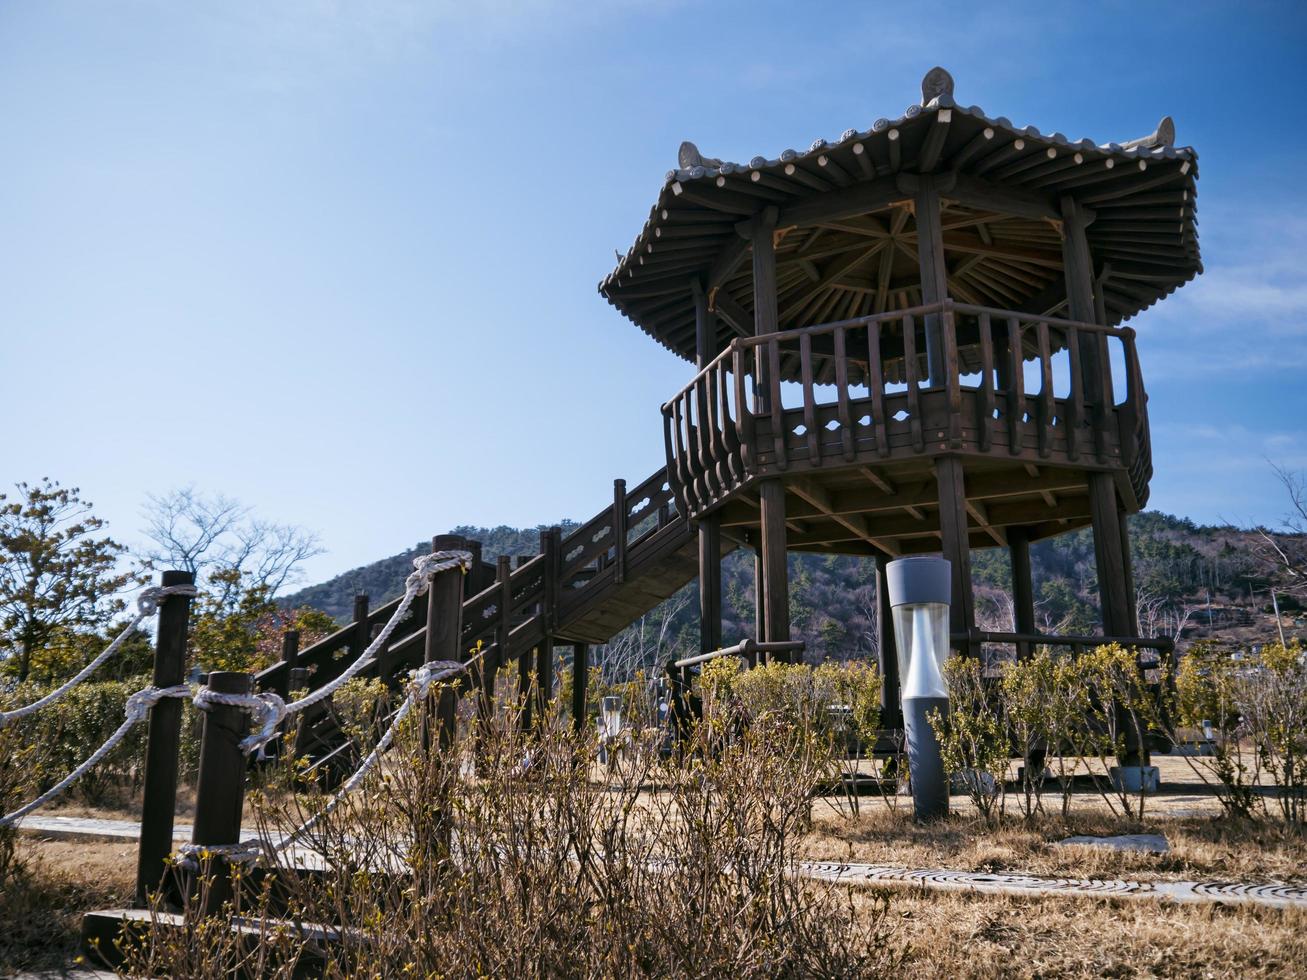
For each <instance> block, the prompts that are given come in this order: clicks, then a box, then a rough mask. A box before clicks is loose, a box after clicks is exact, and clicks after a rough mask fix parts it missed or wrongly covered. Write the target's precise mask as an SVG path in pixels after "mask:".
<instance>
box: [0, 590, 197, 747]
mask: <svg viewBox="0 0 1307 980" xmlns="http://www.w3.org/2000/svg"><path fill="white" fill-rule="evenodd" d="M199 594H200V593H199V590H198V589H196V588H195V586H193V585H152V586H150V587H149V588H148V589H145V590H144V591H143V592H141V594H140V595H138V596H137V597H136V615H135V616H133V617H132V621H131V622H130V623H128V624H127V625H126V626H124V627H123V629H122V631H121V632H120V633H119V634H118V635H117V636H116V637H114V639H113V642H112V643H110V644H109V645H108V646H107V647H105V648H104V650H103V651H101V653H100V654H99V655H98V656H97V657H96V658H95V659H94V660H92V661H91V662H90V663H88V664H87V665H86V666H85V667H83V668H82V669H81V670H79V671H78V672H77V673H76V674H75V675H74V676H73V677H71V678H69V679H68V680H66V681H64V683H62V684H60V685H59V686H58V687H56V688H55V689H54V690H53V691H51V692H50V693H49V694H47V695H45V696H44V697H42V698H40V699H39V700H36V701H33V702H32V703H31V704H25V705H23V706H22V707H21V708H14V709H12V710H10V711H0V728H3V727H5V726H6V725H8V724H9V723H10V722H11V721H15V720H17V719H19V718H23V717H26V716H27V715H32V714H36V712H38V711H40V710H41V709H42V708H45V707H48V706H49V705H52V704H54V703H55V702H56V701H58V700H59V699H60V698H62V697H63V696H64V695H65V694H67V693H68V692H69V691H71V690H72V689H73V688H74V687H76V686H77V685H78V684H80V683H82V681H84V680H86V678H88V677H90V676H91V675H92V674H93V673H95V672H96V670H98V669H99V668H100V665H101V664H103V663H104V662H105V661H107V660H109V659H110V658H112V657H113V655H114V654H116V653H117V652H118V651H119V650H120V649H121V648H122V645H123V643H124V642H125V641H126V640H127V638H128V637H129V636H131V635H132V633H133V632H135V630H136V628H137V627H138V626H140V625H141V623H142V622H144V621H145V620H147V619H149V618H150V617H151V616H153V615H154V614H155V613H157V612H158V611H159V603H160V601H162V600H163V599H166V598H167V597H168V596H171V595H182V596H187V597H188V598H194V597H195V596H197V595H199ZM147 690H148V689H147ZM138 693H141V692H138Z"/></svg>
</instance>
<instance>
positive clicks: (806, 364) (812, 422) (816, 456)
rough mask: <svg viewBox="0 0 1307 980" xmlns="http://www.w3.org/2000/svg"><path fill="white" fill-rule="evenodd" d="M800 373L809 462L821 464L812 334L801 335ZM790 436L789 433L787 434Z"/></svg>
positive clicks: (804, 428)
mask: <svg viewBox="0 0 1307 980" xmlns="http://www.w3.org/2000/svg"><path fill="white" fill-rule="evenodd" d="M799 365H800V367H799V371H800V376H801V378H802V380H803V430H804V431H803V435H804V438H805V440H806V442H807V444H808V462H809V463H820V462H821V442H820V440H819V439H818V433H817V406H816V398H815V395H814V394H813V390H812V334H810V333H807V332H806V331H805V332H804V333H801V334H799ZM787 435H788V433H787Z"/></svg>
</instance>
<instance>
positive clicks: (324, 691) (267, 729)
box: [0, 551, 481, 826]
mask: <svg viewBox="0 0 1307 980" xmlns="http://www.w3.org/2000/svg"><path fill="white" fill-rule="evenodd" d="M471 561H472V555H471V553H470V552H466V551H436V552H432V553H431V554H429V555H423V556H422V557H420V558H416V559H414V561H413V566H414V568H413V572H412V574H410V575H409V576H408V578H407V580H406V581H405V584H404V596H403V598H402V599H401V600H400V603H399V605H398V606H397V607H396V608H395V612H394V614H393V615H392V616H391V617H390V620H389V621H388V622H387V623H386V625H385V626H383V627H382V629H381V631H380V632H379V633H378V634H377V636H376V637H375V638H374V639H373V641H372V643H370V644H369V645H368V647H367V648H366V649H365V650H364V651H363V652H362V653H361V654H360V655H359V656H358V658H357V659H356V660H355V661H354V663H352V664H351V665H350V666H349V667H348V668H347V669H346V670H345V671H344V672H342V673H341V674H340V676H339V677H336V678H335V679H334V680H332V681H331V682H330V683H329V684H324V685H323V686H322V687H320V688H318V689H317V690H315V691H313V692H312V693H311V694H309V695H307V696H305V697H303V698H300V699H299V700H298V701H294V702H292V703H290V704H286V703H285V702H283V701H282V699H281V698H280V697H279V696H278V695H276V694H273V693H268V692H265V693H262V694H229V693H225V692H218V691H214V690H211V689H210V688H209V687H207V686H205V687H200V688H198V689H195V690H192V689H191V687H190V686H188V685H186V684H178V685H174V686H171V687H163V688H160V687H154V686H150V687H146V688H142V689H141V690H139V691H137V692H135V693H134V694H132V695H130V696H129V697H128V698H127V705H126V718H125V719H124V720H123V723H122V724H121V725H119V726H118V728H117V729H116V730H115V731H114V732H113V734H111V735H110V736H109V737H108V738H107V739H105V741H104V742H103V744H101V745H100V747H99V748H97V749H96V750H95V751H94V752H92V753H91V755H90V756H88V757H87V758H86V760H85V761H84V762H82V763H81V764H80V765H78V766H77V767H76V768H75V769H73V770H72V772H70V773H69V774H68V775H67V776H65V777H64V778H63V779H61V780H60V781H59V782H58V783H56V784H55V785H54V786H52V787H50V788H49V789H48V790H46V791H45V792H44V793H42V794H41V795H40V796H38V797H37V798H36V799H34V800H32V801H31V802H30V803H27V804H25V805H23V806H21V807H19V808H18V809H17V810H14V811H13V812H12V813H7V814H5V815H4V816H0V826H12V825H13V824H15V823H17V822H18V821H19V820H21V819H22V818H23V817H24V816H26V815H27V814H29V813H31V812H32V811H33V810H37V809H39V808H40V807H42V806H44V805H45V804H47V803H49V802H50V801H52V800H54V799H56V798H57V797H59V796H60V795H61V794H62V793H63V792H64V791H65V790H66V789H68V787H69V786H71V785H73V784H74V783H75V782H77V780H79V779H81V778H82V776H84V775H85V774H86V773H87V772H88V771H90V770H91V769H92V768H94V767H95V766H96V765H97V764H98V763H99V762H100V761H101V760H102V759H103V758H104V757H105V756H106V755H108V754H109V753H110V752H111V751H113V749H114V748H115V747H116V746H117V745H118V744H119V743H120V742H121V741H122V740H123V739H124V738H126V737H127V734H128V732H130V731H131V730H132V728H134V727H135V726H136V725H137V724H139V723H140V722H142V721H144V720H145V718H146V717H147V716H148V715H149V711H150V709H151V708H152V707H154V705H156V704H158V702H159V701H160V700H162V699H163V698H172V697H175V698H187V697H188V698H191V700H192V703H193V704H194V705H195V707H196V708H198V709H200V710H201V711H207V710H209V709H211V708H212V707H214V706H216V705H227V706H232V707H239V708H242V709H244V710H246V711H248V712H249V713H250V715H251V717H252V721H253V723H254V726H255V728H256V729H257V730H256V731H255V732H254V733H253V734H251V735H250V736H248V737H247V738H245V739H244V740H243V741H242V742H241V749H242V750H243V751H244V752H245V753H246V754H247V755H248V754H250V753H252V752H254V751H256V750H257V749H259V748H260V747H262V746H263V745H264V744H266V743H267V742H269V741H270V740H271V739H273V738H275V737H276V735H277V732H278V729H279V727H280V725H281V723H282V721H283V720H285V719H286V718H287V717H288V716H290V715H292V714H294V713H296V712H299V711H303V710H304V709H305V708H308V707H310V706H311V705H314V704H317V703H318V702H320V701H323V700H325V699H326V698H328V697H330V696H331V695H332V693H333V692H335V691H336V690H338V689H339V688H340V687H341V686H342V685H343V684H344V683H345V682H347V681H348V680H349V679H350V678H352V677H354V676H356V675H357V674H358V673H359V672H360V671H362V670H363V669H364V668H366V667H367V666H368V665H369V664H370V663H371V662H372V661H373V659H374V658H375V657H376V654H377V652H378V651H379V650H382V649H384V648H385V645H386V643H387V641H388V640H389V638H390V635H391V633H393V632H394V631H395V628H396V627H397V626H398V625H399V623H400V622H402V621H403V620H404V619H405V617H407V615H408V611H409V608H410V606H412V604H413V600H414V599H416V598H417V597H418V596H419V595H422V594H423V593H425V592H426V591H427V586H428V584H429V582H430V580H431V577H432V576H433V575H436V574H438V573H439V572H443V571H448V570H450V569H453V568H459V569H461V570H462V571H464V572H466V571H467V569H468V567H469V565H470V563H471ZM198 594H199V593H198V590H197V589H196V588H195V586H194V585H171V586H152V587H151V588H148V589H146V590H145V591H143V592H142V593H141V594H140V596H139V597H138V598H137V610H138V611H137V614H136V616H135V617H133V619H132V621H131V622H130V623H129V624H128V625H127V626H126V628H124V629H123V631H122V632H121V633H119V635H118V636H117V637H116V638H115V639H114V640H113V642H112V643H110V644H109V646H108V647H106V648H105V650H104V651H103V652H101V653H100V654H99V655H98V656H97V657H96V658H95V659H94V660H92V661H91V662H90V663H88V664H87V665H86V666H85V667H83V668H82V670H80V671H79V672H78V673H77V675H76V676H74V677H73V678H71V679H70V680H68V681H67V682H65V683H64V684H62V685H60V686H59V687H58V688H56V689H55V690H54V691H51V692H50V693H49V694H47V695H45V696H44V697H42V698H41V699H39V700H37V701H34V702H32V703H31V704H28V705H24V706H23V707H21V708H16V709H14V710H12V711H8V712H4V713H0V726H3V725H5V724H8V723H9V722H10V721H12V720H14V719H16V718H20V717H23V716H26V715H30V714H34V713H35V712H37V711H40V710H41V709H42V708H44V707H46V706H48V705H50V704H53V703H54V702H55V701H58V700H59V699H60V698H62V697H63V696H64V695H65V694H67V693H68V692H69V691H70V690H72V688H74V687H76V686H77V685H78V684H80V683H82V682H83V681H84V680H86V678H87V677H89V676H90V675H91V674H92V673H94V671H95V670H96V669H97V668H98V667H99V666H100V665H101V664H103V663H104V662H105V661H107V660H108V659H110V658H111V657H112V656H113V655H114V654H115V653H116V652H117V651H118V650H119V649H120V648H121V646H122V644H123V641H124V640H125V639H126V638H127V637H128V636H129V635H130V634H131V632H132V631H133V630H135V629H136V628H137V627H138V626H139V625H140V623H141V622H142V621H143V620H144V619H145V618H147V617H149V616H153V615H154V614H155V613H156V612H157V611H158V608H159V603H160V601H161V600H163V599H165V598H167V597H168V596H173V595H179V596H186V597H188V598H190V597H194V596H196V595H198ZM480 656H481V654H478V655H477V657H475V658H473V659H472V660H469V661H468V663H467V664H466V665H464V664H454V665H452V666H453V667H457V668H458V670H460V671H461V670H465V669H467V668H468V667H469V666H471V665H472V664H473V663H475V662H476V660H477V659H479V658H480ZM431 666H432V665H424V667H423V668H420V669H419V673H418V675H419V676H421V677H423V678H424V679H423V680H422V690H423V691H424V692H425V690H426V689H428V688H430V686H431V684H433V683H435V681H436V679H437V678H436V677H435V676H432V675H431V674H430V671H427V673H426V674H423V671H426V669H427V667H431ZM435 666H440V667H445V668H450V667H451V665H450V664H438V665H435ZM453 672H457V671H453V670H449V671H447V673H453ZM441 676H446V675H444V674H442V675H441ZM406 704H407V705H408V707H409V708H411V701H409V702H406ZM405 714H407V711H405ZM393 728H394V726H393V725H392V732H393ZM391 737H392V738H393V734H392V735H391ZM388 744H389V743H387V745H388ZM374 761H375V760H374ZM360 779H361V777H360ZM356 784H357V783H355V785H356Z"/></svg>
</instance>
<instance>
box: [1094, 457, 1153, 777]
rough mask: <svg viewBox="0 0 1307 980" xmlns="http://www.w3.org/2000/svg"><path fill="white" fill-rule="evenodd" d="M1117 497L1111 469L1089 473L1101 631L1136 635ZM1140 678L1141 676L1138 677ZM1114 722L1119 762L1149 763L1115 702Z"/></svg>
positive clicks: (1118, 634)
mask: <svg viewBox="0 0 1307 980" xmlns="http://www.w3.org/2000/svg"><path fill="white" fill-rule="evenodd" d="M1122 516H1123V515H1122V514H1121V508H1120V505H1119V504H1118V503H1117V499H1116V485H1115V483H1114V482H1113V480H1112V475H1111V474H1110V473H1090V474H1089V517H1090V521H1091V522H1092V524H1093V529H1094V560H1095V564H1096V565H1097V571H1098V601H1099V611H1100V613H1101V615H1102V620H1103V632H1104V633H1105V634H1106V635H1107V636H1109V637H1122V636H1134V635H1135V626H1134V621H1135V613H1134V606H1133V605H1132V604H1131V602H1130V587H1129V586H1128V585H1127V579H1128V577H1129V573H1128V571H1127V569H1128V564H1127V563H1128V558H1127V555H1128V552H1127V551H1126V550H1125V549H1124V547H1123V545H1124V543H1125V541H1126V540H1127V539H1126V534H1125V532H1124V530H1123V529H1122V527H1121V521H1122ZM1141 680H1142V679H1141ZM1115 711H1116V713H1117V725H1118V728H1119V730H1120V732H1121V733H1122V736H1123V738H1124V741H1125V746H1124V749H1125V750H1124V752H1122V754H1121V755H1119V756H1118V757H1117V763H1118V764H1119V765H1122V766H1141V765H1143V766H1146V765H1148V747H1147V746H1144V745H1140V744H1139V740H1138V738H1137V737H1136V735H1135V730H1134V725H1133V723H1131V722H1130V721H1129V720H1128V718H1127V715H1126V711H1125V709H1124V708H1123V707H1122V706H1121V705H1119V704H1118V705H1116V706H1115Z"/></svg>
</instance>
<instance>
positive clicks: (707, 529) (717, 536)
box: [699, 514, 722, 653]
mask: <svg viewBox="0 0 1307 980" xmlns="http://www.w3.org/2000/svg"><path fill="white" fill-rule="evenodd" d="M721 645H722V527H721V522H720V521H719V520H718V518H717V516H716V515H715V514H714V515H711V516H709V517H707V518H705V519H704V520H702V521H700V522H699V652H700V653H708V652H709V651H710V650H719V649H721Z"/></svg>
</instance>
